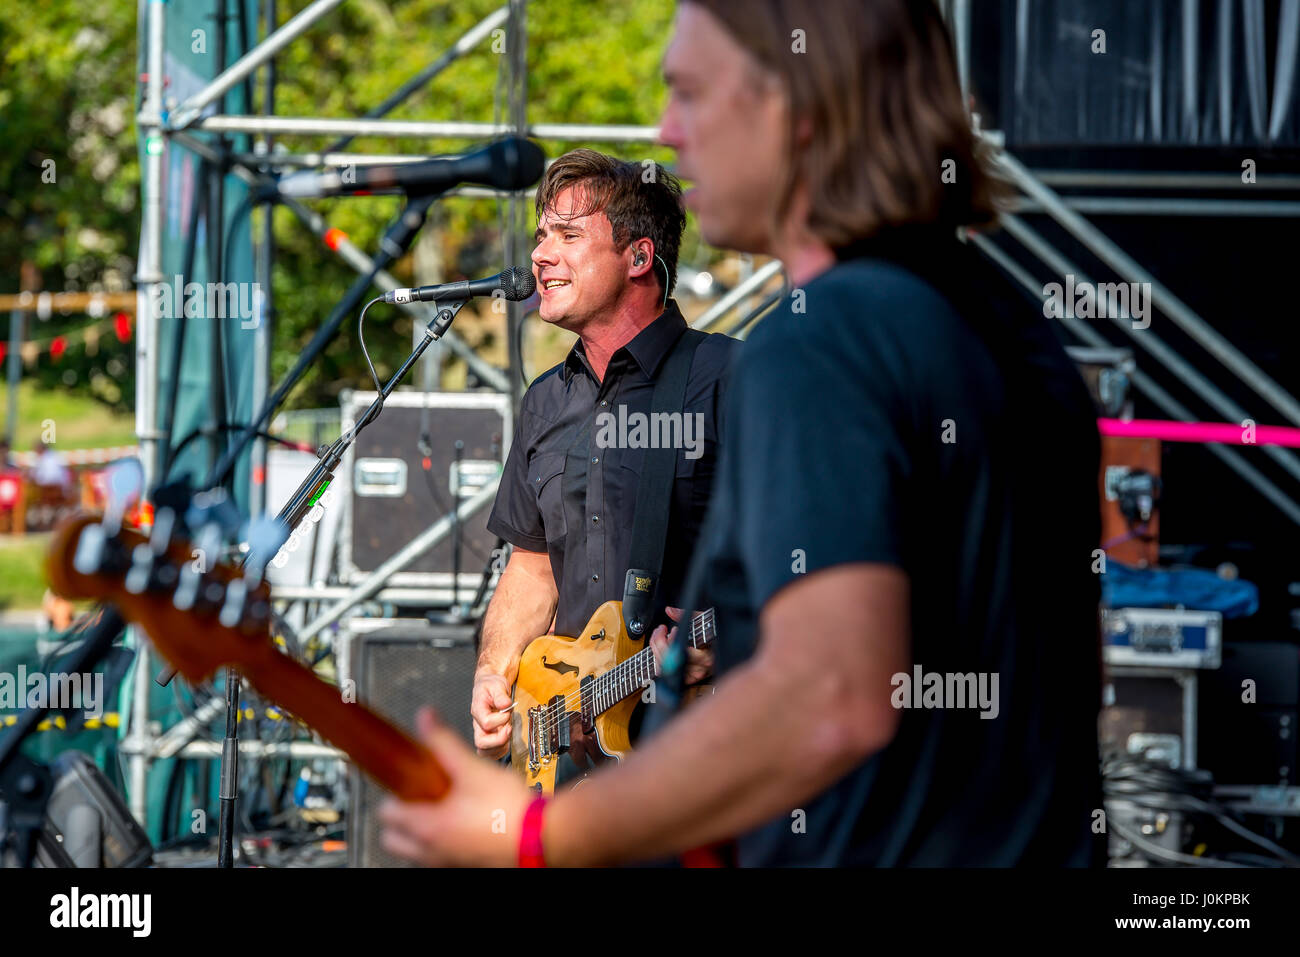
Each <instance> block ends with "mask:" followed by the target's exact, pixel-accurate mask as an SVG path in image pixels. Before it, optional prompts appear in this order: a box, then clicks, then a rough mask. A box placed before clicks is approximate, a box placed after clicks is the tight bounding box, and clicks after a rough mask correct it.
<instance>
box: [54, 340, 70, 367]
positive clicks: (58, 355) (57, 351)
mask: <svg viewBox="0 0 1300 957" xmlns="http://www.w3.org/2000/svg"><path fill="white" fill-rule="evenodd" d="M67 351H68V340H67V339H65V338H63V336H55V337H54V339H53V340H52V341H51V342H50V358H52V359H54V361H55V362H57V361H58V360H60V359H62V358H63V353H65V352H67Z"/></svg>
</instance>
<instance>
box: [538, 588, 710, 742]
mask: <svg viewBox="0 0 1300 957" xmlns="http://www.w3.org/2000/svg"><path fill="white" fill-rule="evenodd" d="M713 620H714V614H713V609H712V608H710V609H707V610H706V611H703V612H701V613H700V614H699V616H697V617H696V618H693V619H692V620H691V639H690V640H691V644H692V645H694V646H695V647H697V648H698V647H699V642H700V639H702V638H703V637H704V633H705V632H706V631H707V630H708V628H709V627H710V625H711V624H712V622H713ZM697 632H698V634H697ZM647 652H650V655H649V657H648V658H647V657H645V656H646V653H647ZM650 659H653V651H652V650H651V649H650V648H643V649H642V650H641V651H639V652H637V653H636V654H635V655H633V656H632V657H631V658H628V659H627V660H626V661H621V662H619V663H618V664H617V665H615V666H614V667H613V668H611V669H610V670H609V671H607V672H605V674H603V675H600V676H599V677H598V678H596V679H595V681H593V682H592V684H591V685H588V687H587V696H588V697H589V698H591V699H593V700H594V699H596V698H598V697H600V696H601V695H603V694H608V693H610V692H615V693H616V692H617V690H618V687H619V683H618V682H614V681H613V680H612V677H611V676H614V675H617V674H631V673H632V672H633V671H634V669H633V668H631V667H629V666H630V665H631V664H633V663H634V662H637V661H645V660H650ZM654 673H655V674H656V675H657V674H658V673H659V666H658V662H655V672H654ZM611 684H612V685H613V688H610V687H609V685H611ZM593 686H597V687H593ZM633 690H635V686H633ZM628 693H629V694H630V692H628ZM582 695H583V689H582V688H579V689H578V690H577V691H576V692H571V693H570V694H568V695H566V696H565V697H564V699H563V700H561V701H556V702H553V703H551V704H548V705H545V706H544V709H543V720H542V721H541V728H542V731H543V732H544V733H549V732H550V731H551V730H553V729H554V728H556V727H558V726H559V723H560V721H562V720H564V719H566V718H567V717H568V715H569V710H568V706H569V705H570V704H572V703H573V699H574V698H575V697H576V698H577V699H578V701H579V705H580V704H581V699H582ZM626 697H627V694H622V695H619V697H618V699H617V700H618V701H622V700H623V699H624V698H626ZM615 703H617V701H616V702H615ZM561 706H563V707H562V708H561ZM610 707H612V705H611V706H610ZM605 710H608V708H602V709H601V712H602V713H603V712H604V711H605Z"/></svg>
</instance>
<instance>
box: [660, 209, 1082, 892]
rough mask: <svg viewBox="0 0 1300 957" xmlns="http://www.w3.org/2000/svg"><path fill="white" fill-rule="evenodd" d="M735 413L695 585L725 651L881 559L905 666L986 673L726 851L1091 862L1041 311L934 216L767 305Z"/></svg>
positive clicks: (1076, 549)
mask: <svg viewBox="0 0 1300 957" xmlns="http://www.w3.org/2000/svg"><path fill="white" fill-rule="evenodd" d="M727 422H728V435H727V440H726V442H725V443H724V449H723V454H722V459H721V462H720V465H719V475H718V481H717V484H716V486H715V499H714V506H713V510H712V511H711V512H710V515H709V518H708V521H707V523H706V526H705V530H704V532H703V535H702V538H701V544H700V549H699V554H698V556H697V560H696V562H695V563H694V564H693V566H692V571H691V578H690V582H689V583H688V586H687V588H686V591H687V599H686V600H687V602H688V603H689V604H688V607H692V608H706V607H710V606H712V607H714V608H715V609H716V612H717V625H718V632H719V634H718V638H717V654H718V663H717V668H718V670H719V671H720V672H722V673H725V672H726V671H727V670H728V669H730V668H733V667H735V666H736V665H737V664H738V663H740V662H742V661H744V660H745V659H746V658H748V657H749V656H750V655H751V654H752V652H753V650H754V644H755V642H756V641H757V639H758V628H757V621H758V615H759V614H760V613H761V610H762V608H763V606H764V605H765V604H766V603H767V601H768V600H769V599H771V598H772V596H773V595H775V594H776V593H777V592H778V591H780V590H781V589H782V588H784V587H785V586H786V585H788V584H790V583H792V582H794V581H796V580H798V579H800V578H801V577H802V576H804V575H807V574H812V573H815V572H816V571H818V570H819V569H825V568H828V567H831V566H835V565H839V564H843V563H850V562H880V563H886V564H889V565H894V566H897V567H899V568H901V569H902V570H904V571H905V572H906V573H907V575H908V578H909V581H910V587H911V616H912V617H911V652H912V663H913V669H916V668H917V667H919V668H921V669H922V672H921V677H922V678H923V680H925V679H924V676H925V675H927V674H929V673H939V674H941V675H944V676H949V675H967V674H969V675H972V676H973V677H975V678H976V680H978V676H979V675H984V676H986V677H985V681H986V684H985V689H986V690H987V691H989V692H990V701H996V703H997V707H996V714H995V715H994V714H993V708H992V707H991V706H990V707H984V708H975V707H966V708H955V707H951V705H952V704H954V703H955V702H954V701H953V700H947V699H936V701H940V702H942V703H945V707H941V708H938V707H935V708H926V707H917V708H908V709H906V710H904V711H903V715H902V720H901V724H900V728H899V731H898V733H897V735H896V737H895V738H894V740H893V741H892V742H891V743H890V744H889V745H888V746H887V747H886V748H884V749H883V750H882V751H881V752H879V753H877V754H875V755H873V756H871V757H870V758H869V759H867V760H866V761H864V762H863V763H862V764H861V765H860V766H858V767H857V768H854V769H853V770H852V771H850V772H849V773H848V774H847V775H845V776H844V778H843V779H841V780H840V781H838V782H837V783H835V784H834V785H832V786H831V787H830V788H829V789H827V790H826V791H824V792H823V793H822V794H821V795H819V796H818V797H816V798H814V799H811V800H809V801H806V802H804V803H803V805H802V806H801V807H800V808H797V809H796V808H791V809H788V810H787V811H786V812H784V813H782V814H780V815H777V816H776V817H775V818H774V819H773V820H772V821H771V822H770V823H768V824H767V825H765V826H763V827H760V828H757V829H756V830H754V831H753V832H751V833H748V834H745V835H743V836H741V837H740V838H739V841H738V849H739V860H740V863H742V864H746V865H772V864H776V865H872V866H896V865H921V866H947V865H1017V864H1042V865H1048V866H1061V865H1089V864H1093V865H1095V864H1096V863H1097V862H1098V860H1099V856H1098V855H1099V854H1100V853H1101V850H1102V849H1103V848H1104V843H1103V842H1104V839H1105V838H1104V835H1101V836H1100V837H1098V836H1094V835H1093V834H1092V826H1093V824H1094V821H1095V819H1096V818H1095V814H1096V811H1097V809H1099V808H1100V807H1101V797H1100V781H1099V775H1098V764H1097V738H1096V722H1097V714H1098V707H1099V699H1100V691H1099V689H1100V677H1099V652H1098V645H1097V601H1098V594H1099V588H1098V584H1097V581H1096V577H1095V576H1094V575H1093V574H1092V562H1093V560H1094V557H1093V549H1095V548H1096V547H1097V544H1098V537H1099V507H1098V488H1097V470H1098V458H1099V442H1098V437H1097V429H1096V422H1095V412H1094V410H1093V407H1092V405H1091V402H1090V400H1089V398H1088V396H1087V393H1086V391H1085V388H1084V386H1083V383H1082V381H1081V379H1080V377H1079V375H1078V373H1077V371H1076V370H1075V369H1074V367H1073V366H1072V364H1071V363H1070V362H1069V359H1068V357H1067V356H1066V355H1065V352H1064V350H1063V348H1062V347H1061V345H1060V344H1059V342H1058V341H1057V339H1056V336H1055V334H1054V332H1053V330H1052V329H1051V328H1050V326H1049V322H1048V320H1046V319H1044V318H1043V315H1042V313H1041V309H1039V310H1038V311H1035V308H1034V306H1033V305H1032V304H1030V303H1028V302H1027V301H1026V300H1025V299H1024V298H1023V297H1022V296H1020V295H1018V294H1017V293H1016V291H1015V290H1013V289H1011V288H1010V287H1009V285H1007V284H1006V283H1005V282H1004V281H1003V280H1002V279H1001V277H1000V276H999V275H997V274H995V273H994V272H993V271H992V267H988V266H986V265H985V264H984V263H983V261H981V260H978V259H977V257H976V254H975V253H974V252H973V251H972V250H970V249H969V248H967V247H966V246H964V245H963V244H961V243H959V242H957V241H956V239H955V238H952V237H951V234H949V235H948V236H947V237H945V236H943V235H939V234H935V233H933V232H930V231H922V232H920V233H918V234H916V235H908V236H904V235H903V234H901V233H900V234H897V235H894V236H884V237H881V239H880V240H879V241H878V242H877V243H874V244H869V245H864V246H863V247H860V248H859V249H856V250H848V251H845V252H844V253H843V254H842V258H841V261H840V262H838V263H837V264H836V265H835V266H834V267H833V268H831V269H830V270H829V271H827V272H825V273H823V274H822V275H820V276H818V277H816V278H815V279H814V280H812V281H811V282H809V283H808V284H807V285H806V287H805V288H803V289H794V290H792V291H791V293H790V295H789V296H788V297H787V299H786V301H785V302H784V303H783V304H782V305H781V306H778V308H777V309H776V310H775V311H774V312H773V313H772V314H770V315H769V316H768V317H767V318H765V319H764V320H763V322H762V323H761V325H760V326H759V327H758V328H757V329H756V330H755V331H754V333H753V334H752V335H751V337H750V338H749V340H748V341H747V342H746V344H745V349H744V350H743V352H742V353H741V354H740V355H739V356H738V359H737V362H736V366H735V369H734V370H733V372H732V376H731V381H730V387H729V394H728V410H727ZM992 675H997V677H998V686H997V695H996V698H993V696H992V694H991V692H992V684H991V678H990V677H989V676H992ZM909 677H916V675H915V670H914V673H913V675H910V676H909ZM945 683H946V679H945ZM916 700H919V699H916ZM772 706H773V707H774V708H779V707H780V706H781V704H780V702H773V703H772ZM655 710H656V711H658V710H659V709H655ZM982 715H985V716H983V717H982ZM682 720H687V721H689V720H690V716H689V712H688V713H687V714H686V715H685V716H684V717H683V719H682ZM799 811H802V812H803V814H802V815H799V814H798V812H799Z"/></svg>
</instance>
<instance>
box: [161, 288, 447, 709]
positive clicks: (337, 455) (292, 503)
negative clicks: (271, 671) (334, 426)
mask: <svg viewBox="0 0 1300 957" xmlns="http://www.w3.org/2000/svg"><path fill="white" fill-rule="evenodd" d="M466 302H468V300H466V299H461V300H458V301H456V302H448V303H444V304H443V305H442V307H441V308H440V309H439V310H438V312H437V314H436V315H434V317H433V319H431V320H430V321H429V324H428V325H427V326H426V327H425V329H424V338H423V339H421V340H420V342H419V344H417V345H416V347H415V349H414V350H413V351H412V352H411V354H410V355H409V356H407V357H406V361H405V362H403V363H402V365H401V367H400V368H399V369H398V370H397V372H395V373H394V374H393V377H392V378H391V379H389V380H388V382H387V383H386V384H385V385H384V387H383V390H382V391H381V392H380V393H379V395H377V396H375V401H374V402H372V403H370V407H369V408H368V409H366V411H365V412H363V413H362V414H361V418H359V419H357V422H356V424H355V425H354V426H353V427H352V428H350V429H348V430H347V431H346V432H344V433H343V434H342V435H340V436H339V437H338V438H337V439H335V440H334V442H333V443H331V444H330V445H329V446H328V447H327V448H326V449H325V450H324V451H322V452H321V453H320V457H319V458H318V459H317V460H316V464H315V466H313V467H312V470H311V472H309V473H308V475H307V477H306V478H305V479H303V480H302V484H300V485H299V486H298V489H297V491H295V492H294V493H293V495H291V496H290V497H289V501H287V502H285V503H284V507H283V508H281V509H280V511H279V513H278V514H277V515H276V519H277V520H279V521H281V522H284V524H285V527H286V528H288V530H289V532H290V533H292V532H293V531H294V530H295V529H296V528H297V527H298V526H299V525H300V524H301V523H302V520H303V519H304V518H306V517H307V514H308V513H309V512H310V511H311V510H312V508H314V507H315V505H316V503H317V501H319V500H320V497H321V496H322V495H324V494H325V490H326V489H327V488H329V486H330V483H331V482H333V481H334V470H335V469H337V468H338V467H339V464H340V463H341V462H342V461H343V455H344V453H345V452H347V450H348V447H349V446H350V445H351V444H352V443H353V441H355V440H356V437H357V433H358V432H360V431H361V430H362V429H364V428H365V427H366V426H367V425H369V424H370V423H371V422H372V421H374V419H375V418H377V417H378V415H379V412H380V410H382V409H383V406H384V399H386V398H388V396H390V395H391V394H392V392H393V390H394V389H395V388H397V384H398V383H399V382H401V381H402V380H403V379H404V378H406V374H407V373H408V372H409V371H410V370H411V367H412V366H413V365H415V364H416V363H417V362H419V361H420V356H422V355H424V351H425V350H426V349H428V348H429V346H431V345H432V344H433V343H434V342H437V341H438V340H439V339H441V338H442V337H443V335H444V334H445V333H446V332H447V330H448V329H449V328H451V323H452V320H453V319H455V318H456V315H457V314H458V313H459V312H460V311H461V309H463V308H464V307H465V303H466ZM175 676H176V669H175V668H173V667H171V665H167V666H166V667H164V668H163V669H162V670H161V671H159V672H158V676H157V677H156V678H155V679H154V680H155V681H156V682H157V683H158V684H160V685H167V684H169V683H170V682H171V680H172V678H174V677H175Z"/></svg>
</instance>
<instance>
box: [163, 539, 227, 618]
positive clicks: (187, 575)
mask: <svg viewBox="0 0 1300 957" xmlns="http://www.w3.org/2000/svg"><path fill="white" fill-rule="evenodd" d="M224 538H225V536H224V534H223V533H222V530H221V526H220V525H219V524H218V523H216V522H209V523H208V524H206V525H204V526H203V528H202V529H201V530H200V531H199V536H198V538H197V539H196V540H195V543H194V547H195V548H196V549H197V551H198V556H197V558H196V560H195V561H194V562H187V563H186V565H185V567H184V568H183V569H182V570H181V577H180V582H179V584H177V586H176V594H175V595H173V596H172V604H173V605H175V606H176V607H177V608H179V609H180V610H181V611H188V610H189V609H191V608H193V607H194V604H195V602H197V601H198V598H199V588H200V587H201V586H202V584H203V575H204V572H206V571H207V567H208V562H209V561H212V562H215V561H216V557H217V555H219V554H220V552H221V543H222V541H223V540H224ZM196 564H197V565H198V566H199V567H198V568H196V567H195V565H196Z"/></svg>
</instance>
